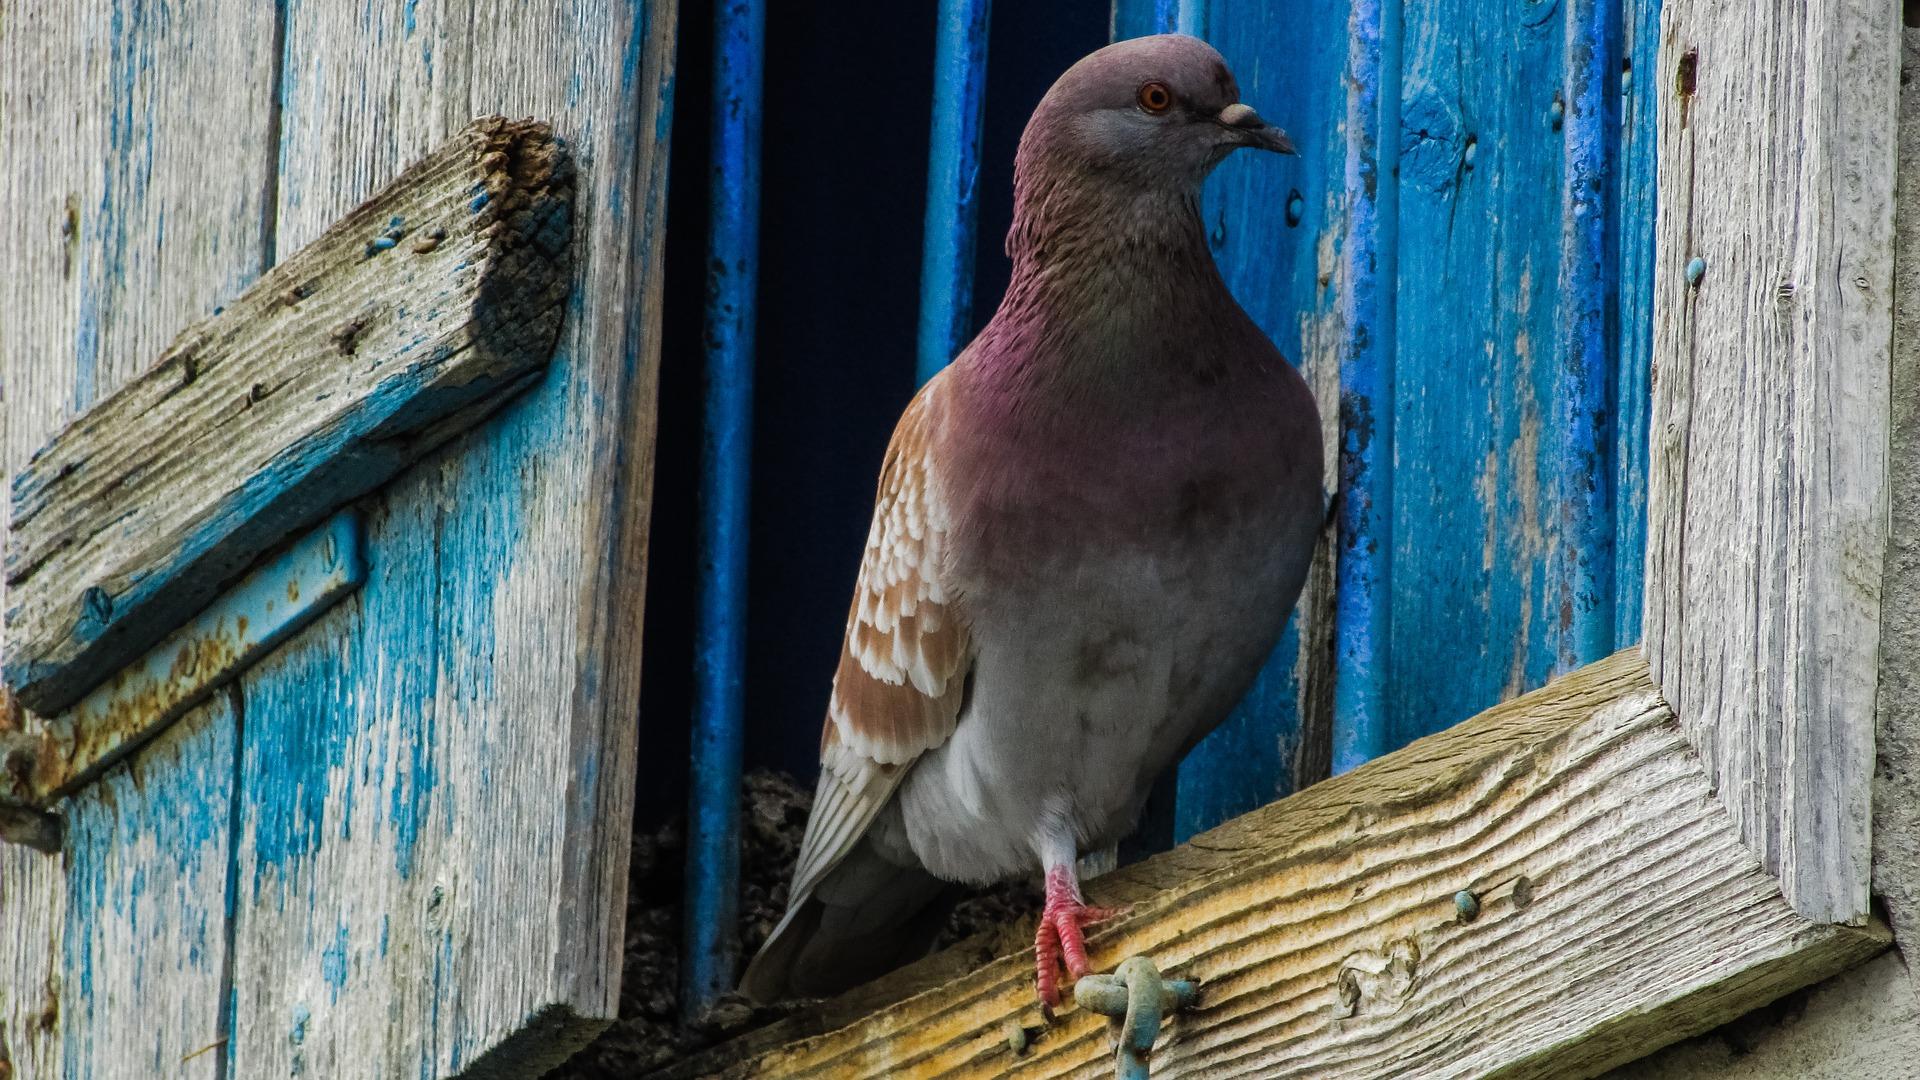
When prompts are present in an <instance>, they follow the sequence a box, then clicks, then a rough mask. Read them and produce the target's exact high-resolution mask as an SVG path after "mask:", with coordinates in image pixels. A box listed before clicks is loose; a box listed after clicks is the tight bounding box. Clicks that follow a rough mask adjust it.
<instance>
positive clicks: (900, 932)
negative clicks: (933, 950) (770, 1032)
mask: <svg viewBox="0 0 1920 1080" xmlns="http://www.w3.org/2000/svg"><path fill="white" fill-rule="evenodd" d="M956 898H957V897H956V896H955V891H954V889H953V888H952V887H951V886H949V885H948V884H947V883H946V882H943V881H941V880H940V879H939V878H936V877H934V876H933V875H932V874H929V873H927V872H926V870H924V869H922V868H920V867H918V866H913V867H906V866H901V865H899V864H897V863H894V862H891V861H889V860H887V859H886V858H884V857H882V856H881V855H880V854H879V853H878V852H877V851H875V850H874V848H873V845H872V843H871V842H870V841H863V842H862V843H860V844H859V845H857V846H856V847H855V848H854V849H853V850H852V851H850V852H848V853H847V857H846V858H845V859H844V860H842V861H841V863H840V865H838V866H836V867H834V868H833V869H832V870H831V871H829V872H828V873H827V876H826V877H825V878H823V879H821V881H820V884H819V885H818V886H816V887H815V888H814V890H813V892H812V894H810V895H807V896H800V897H795V898H793V899H792V900H790V901H789V902H788V905H787V913H786V915H785V917H783V918H782V919H781V920H780V922H779V924H778V925H777V926H775V927H774V928H773V933H772V934H770V935H768V937H767V942H766V944H765V945H762V946H761V947H760V951H759V952H758V953H756V954H755V955H754V958H753V960H752V961H751V962H750V963H749V964H748V965H747V971H746V974H745V975H743V976H741V978H740V992H741V993H743V994H745V995H746V996H747V997H749V998H751V999H753V1000H754V1001H756V1002H759V1003H761V1004H770V1003H772V1002H775V1001H779V1000H781V999H782V998H789V997H828V996H831V995H834V994H838V993H841V992H842V991H846V990H851V989H853V988H854V987H856V986H858V985H860V984H861V983H863V982H867V981H868V980H870V979H874V978H878V977H879V976H881V975H884V974H886V973H887V972H889V971H892V970H893V969H894V968H897V967H900V966H902V965H904V964H907V963H909V962H911V961H913V960H917V959H919V958H920V957H921V956H923V955H925V954H926V952H927V950H928V949H929V948H930V947H931V946H932V944H933V940H934V937H935V936H936V935H937V934H938V933H939V932H940V928H941V926H942V925H943V924H944V923H945V922H946V917H947V913H948V912H949V911H950V910H951V909H952V907H953V901H954V900H955V899H956Z"/></svg>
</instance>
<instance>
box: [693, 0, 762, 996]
mask: <svg viewBox="0 0 1920 1080" xmlns="http://www.w3.org/2000/svg"><path fill="white" fill-rule="evenodd" d="M762 5H763V0H721V3H719V4H718V5H717V6H716V7H715V8H714V16H713V23H714V35H713V51H714V64H713V151H712V152H713V157H712V163H711V171H710V174H709V177H708V179H709V183H710V185H711V192H710V197H711V200H712V218H711V220H710V222H709V225H708V239H707V243H708V252H707V255H708V258H707V266H708V271H707V314H706V340H707V379H706V383H707V394H706V412H705V416H704V422H705V429H704V434H703V437H702V441H701V446H700V530H699V553H700V566H699V582H698V593H699V601H698V604H699V608H698V611H697V613H696V620H697V622H696V626H695V629H694V654H693V655H694V661H693V667H694V673H693V684H694V685H693V694H694V701H693V754H692V757H693V775H692V778H691V784H690V787H691V795H690V800H691V806H690V807H689V812H688V815H687V818H688V835H687V875H686V876H687V900H686V906H685V908H684V909H683V910H684V913H685V918H686V931H685V933H686V936H685V950H684V952H683V954H682V955H683V960H682V963H681V968H680V1007H681V1011H682V1013H683V1014H684V1015H686V1016H688V1017H694V1016H698V1015H699V1014H700V1013H702V1012H703V1011H705V1010H706V1009H707V1008H708V1007H709V1006H711V1005H712V1004H713V1002H714V1001H715V1000H716V999H717V998H719V996H720V995H721V994H724V993H726V992H727V991H728V990H731V989H732V988H733V968H734V961H735V955H734V952H735V950H734V929H735V926H734V924H735V922H736V921H737V909H738V906H739V877H740V842H739V840H740V820H739V818H740V758H741V746H742V742H743V720H744V716H743V713H744V709H743V696H744V679H743V668H744V667H745V664H746V614H747V491H748V480H749V477H748V467H749V455H750V450H751V446H752V436H753V322H754V288H755V279H756V276H757V270H758V262H759V225H760V81H761V58H762V38H763V35H764V30H765V23H766V12H765V9H764V7H763V6H762Z"/></svg>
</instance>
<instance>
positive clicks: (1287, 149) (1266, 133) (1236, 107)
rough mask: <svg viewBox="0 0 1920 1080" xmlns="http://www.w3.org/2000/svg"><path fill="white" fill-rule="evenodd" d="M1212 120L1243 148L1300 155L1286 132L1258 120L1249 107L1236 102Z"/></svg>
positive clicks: (1255, 113) (1258, 117)
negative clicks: (1249, 147) (1229, 133)
mask: <svg viewBox="0 0 1920 1080" xmlns="http://www.w3.org/2000/svg"><path fill="white" fill-rule="evenodd" d="M1214 119H1215V120H1217V121H1218V122H1219V124H1220V126H1221V127H1224V128H1226V129H1227V130H1228V131H1230V132H1232V133H1233V135H1234V137H1235V138H1237V139H1238V140H1239V141H1240V143H1241V145H1243V146H1251V147H1254V148H1255V149H1259V150H1271V151H1273V152H1274V153H1276V154H1295V155H1297V154H1299V153H1300V151H1298V150H1295V149H1294V148H1293V140H1292V139H1289V138H1287V133H1286V132H1284V131H1281V130H1280V129H1279V128H1277V127H1274V126H1273V125H1272V124H1269V123H1267V122H1266V121H1265V120H1262V119H1260V114H1259V113H1257V112H1254V111H1253V106H1251V105H1242V104H1241V103H1239V102H1237V101H1236V102H1234V103H1233V104H1231V105H1229V106H1227V107H1226V108H1224V109H1221V110H1220V115H1219V116H1216V117H1214Z"/></svg>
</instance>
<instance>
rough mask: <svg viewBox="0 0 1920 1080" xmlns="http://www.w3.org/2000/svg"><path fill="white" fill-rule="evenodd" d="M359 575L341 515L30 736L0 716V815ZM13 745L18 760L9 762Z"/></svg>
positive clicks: (256, 652)
mask: <svg viewBox="0 0 1920 1080" xmlns="http://www.w3.org/2000/svg"><path fill="white" fill-rule="evenodd" d="M365 572H366V568H365V565H364V564H363V562H362V560H361V557H360V522H359V519H358V517H357V516H356V515H355V514H354V512H353V511H351V510H345V511H342V512H340V513H338V514H335V515H334V516H333V518H332V519H331V520H329V521H327V522H324V523H323V524H321V525H320V527H319V528H316V529H314V530H313V531H312V532H309V533H308V534H307V535H305V536H303V537H301V538H300V539H299V540H297V541H295V542H294V544H293V545H292V546H291V547H290V548H288V549H287V550H286V551H284V552H282V553H280V554H279V555H278V556H276V557H275V558H273V559H270V560H268V561H267V562H266V563H265V564H263V565H261V566H259V567H257V568H255V569H254V570H252V571H250V572H249V573H248V574H247V575H246V576H245V577H243V578H241V579H240V580H239V581H238V582H237V583H235V584H234V585H233V587H232V588H230V589H228V590H227V591H226V592H224V593H222V594H221V595H220V596H219V597H217V598H216V599H215V600H214V602H213V604H212V606H210V607H208V608H207V609H206V610H205V611H202V612H201V613H200V614H199V615H196V616H195V617H194V618H193V619H192V620H191V621H189V622H188V623H187V624H186V625H185V626H182V627H180V628H179V629H178V630H175V631H174V632H172V633H170V634H168V635H167V636H166V637H164V638H161V639H160V641H159V642H158V643H157V644H156V645H154V647H153V648H152V649H151V650H149V651H148V653H147V655H145V656H143V657H141V658H140V659H139V660H136V661H135V662H133V663H132V664H129V665H128V666H127V667H125V668H122V669H121V670H120V672H119V673H118V674H117V675H115V676H114V677H113V678H111V679H108V680H107V681H106V682H104V683H102V684H100V686H99V687H97V688H95V689H94V691H93V692H92V693H90V694H88V695H87V696H86V697H84V698H81V699H80V701H79V702H78V703H76V704H75V705H74V707H73V708H72V709H70V710H68V711H67V712H64V713H61V714H60V715H58V716H53V717H48V718H46V719H45V720H44V722H43V723H42V724H40V725H38V727H39V730H38V731H36V732H35V733H33V734H30V735H28V734H18V733H16V734H10V733H9V732H8V730H7V725H6V724H5V723H4V722H3V721H4V716H0V815H4V814H5V813H6V812H8V811H9V810H16V809H21V808H44V807H47V806H50V805H52V804H53V802H54V800H56V799H58V798H60V797H62V796H65V795H68V794H71V793H72V792H74V791H75V790H77V789H79V788H80V787H81V786H82V785H84V784H85V783H87V782H88V781H89V780H92V779H93V778H94V777H96V776H98V775H100V773H102V772H103V771H105V770H106V769H107V768H108V767H109V766H111V765H113V764H114V763H115V762H117V761H119V760H120V759H121V758H123V757H125V756H126V755H127V754H129V753H132V752H133V751H134V750H136V749H138V748H139V746H140V745H141V744H142V743H144V742H146V741H147V740H148V739H150V738H152V737H153V736H154V735H156V734H158V733H159V732H160V731H162V730H163V729H165V727H166V726H167V725H168V724H171V723H173V722H174V720H176V719H177V718H179V717H181V716H183V715H185V714H186V713H187V711H188V710H190V709H192V708H193V707H194V706H196V705H198V704H200V702H202V701H204V700H206V698H207V696H208V695H210V694H212V693H213V692H214V691H215V690H218V689H220V688H221V687H223V686H225V685H227V684H228V683H229V682H231V681H233V679H234V678H236V677H237V676H238V675H239V674H240V672H241V671H243V670H245V669H246V668H247V667H248V665H250V664H252V663H254V662H255V661H257V660H258V659H259V658H260V657H262V656H264V655H266V654H267V653H268V652H271V651H272V650H273V649H274V647H275V646H277V645H279V644H280V643H281V642H283V641H285V640H287V639H288V638H290V637H292V636H293V635H294V634H296V633H298V632H299V631H300V630H301V629H302V628H303V627H305V626H306V625H307V624H308V623H310V622H312V621H313V620H314V619H316V618H318V617H319V616H320V614H321V613H322V612H324V611H326V609H327V608H329V607H331V606H332V605H333V604H334V603H336V602H337V601H339V599H340V598H341V597H343V596H345V595H347V594H348V593H350V592H352V591H353V590H354V589H356V588H358V587H359V585H360V582H361V579H362V578H363V577H364V575H365ZM6 693H7V691H6V690H4V689H0V707H3V706H4V704H5V695H6ZM10 744H11V745H10ZM15 748H17V750H18V751H21V752H25V753H26V754H27V755H28V757H27V759H26V760H25V761H18V762H16V761H15V760H14V759H12V758H11V751H12V749H15ZM16 764H18V765H19V766H20V767H19V768H18V769H16V768H14V767H13V766H15V765H16ZM9 804H11V805H9ZM4 828H5V822H4V820H3V819H0V830H4Z"/></svg>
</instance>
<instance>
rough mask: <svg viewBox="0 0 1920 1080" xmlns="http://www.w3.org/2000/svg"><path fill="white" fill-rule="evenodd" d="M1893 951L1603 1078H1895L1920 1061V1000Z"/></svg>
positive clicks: (1764, 1079)
mask: <svg viewBox="0 0 1920 1080" xmlns="http://www.w3.org/2000/svg"><path fill="white" fill-rule="evenodd" d="M1908 978H1909V976H1908V974H1907V965H1906V964H1904V963H1902V962H1901V960H1900V954H1899V953H1898V952H1895V951H1893V950H1891V949H1889V950H1888V951H1886V952H1884V953H1882V954H1880V956H1879V957H1878V958H1877V959H1874V960H1871V961H1869V962H1867V963H1865V964H1862V965H1861V966H1859V967H1857V968H1854V969H1853V970H1851V971H1848V972H1846V973H1844V974H1841V975H1836V976H1834V977H1833V978H1831V979H1828V980H1827V981H1826V982H1823V983H1820V984H1819V985H1817V986H1810V987H1808V988H1806V989H1805V990H1801V991H1798V992H1796V993H1793V994H1789V995H1788V996H1787V997H1785V998H1782V999H1780V1000H1779V1001H1776V1002H1773V1003H1772V1004H1770V1005H1768V1006H1766V1007H1765V1008H1762V1009H1756V1010H1754V1011H1753V1012H1751V1013H1748V1014H1747V1015H1745V1016H1743V1017H1740V1018H1739V1019H1737V1020H1733V1021H1730V1022H1728V1023H1726V1024H1724V1025H1722V1026H1721V1027H1719V1028H1716V1029H1714V1030H1713V1031H1710V1032H1707V1033H1706V1034H1705V1035H1701V1036H1699V1037H1697V1038H1693V1039H1688V1040H1687V1041H1685V1042H1682V1043H1679V1044H1678V1045H1675V1046H1670V1047H1668V1048H1667V1049H1665V1050H1662V1051H1660V1052H1659V1053H1656V1054H1651V1055H1649V1056H1648V1057H1646V1058H1644V1059H1643V1060H1640V1061H1636V1062H1634V1063H1633V1064H1631V1065H1623V1066H1621V1067H1620V1068H1618V1069H1615V1070H1614V1071H1612V1072H1610V1073H1607V1074H1606V1077H1605V1080H1898V1078H1900V1077H1907V1076H1912V1075H1913V1074H1914V1073H1915V1071H1916V1068H1915V1062H1920V1001H1916V1000H1915V998H1914V992H1913V986H1912V984H1911V983H1910V982H1909V981H1908Z"/></svg>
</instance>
